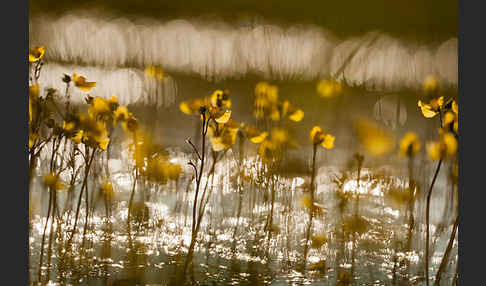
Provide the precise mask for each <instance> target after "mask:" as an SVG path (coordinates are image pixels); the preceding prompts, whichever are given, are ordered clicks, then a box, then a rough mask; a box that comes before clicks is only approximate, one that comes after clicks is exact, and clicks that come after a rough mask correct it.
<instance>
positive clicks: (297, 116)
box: [289, 109, 304, 122]
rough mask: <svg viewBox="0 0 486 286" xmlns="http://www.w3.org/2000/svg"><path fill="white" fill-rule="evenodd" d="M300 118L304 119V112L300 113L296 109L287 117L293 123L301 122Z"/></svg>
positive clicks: (300, 111) (300, 110) (299, 110)
mask: <svg viewBox="0 0 486 286" xmlns="http://www.w3.org/2000/svg"><path fill="white" fill-rule="evenodd" d="M302 118H304V111H302V109H297V110H296V111H295V112H294V113H292V114H291V115H290V116H289V119H290V120H292V121H295V122H299V121H301V120H302Z"/></svg>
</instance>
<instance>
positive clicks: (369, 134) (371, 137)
mask: <svg viewBox="0 0 486 286" xmlns="http://www.w3.org/2000/svg"><path fill="white" fill-rule="evenodd" d="M354 129H355V131H356V133H357V134H358V138H359V140H360V142H361V144H362V145H363V146H364V147H365V149H366V151H368V152H369V153H371V154H372V155H375V156H382V155H386V154H388V153H390V152H391V151H392V150H393V147H394V145H395V140H394V138H393V137H392V135H391V134H390V133H389V132H388V131H386V130H385V129H383V128H381V127H379V126H378V125H377V124H376V123H374V122H372V121H369V120H367V119H362V120H358V121H356V122H355V124H354Z"/></svg>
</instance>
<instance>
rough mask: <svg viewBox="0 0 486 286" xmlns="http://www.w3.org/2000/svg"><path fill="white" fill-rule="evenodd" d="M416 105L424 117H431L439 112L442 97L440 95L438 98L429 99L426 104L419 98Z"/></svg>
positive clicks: (441, 105) (442, 101)
mask: <svg viewBox="0 0 486 286" xmlns="http://www.w3.org/2000/svg"><path fill="white" fill-rule="evenodd" d="M417 105H418V107H420V109H421V110H422V114H423V115H424V117H426V118H432V117H434V116H436V115H437V114H439V112H440V109H441V108H442V107H443V105H444V97H443V96H441V97H439V98H434V99H432V100H430V102H429V103H428V104H427V103H423V102H422V101H421V100H419V101H418V104H417Z"/></svg>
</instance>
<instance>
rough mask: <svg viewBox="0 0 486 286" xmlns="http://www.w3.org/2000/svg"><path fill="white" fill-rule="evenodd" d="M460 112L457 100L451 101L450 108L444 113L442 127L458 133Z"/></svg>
mask: <svg viewBox="0 0 486 286" xmlns="http://www.w3.org/2000/svg"><path fill="white" fill-rule="evenodd" d="M458 112H459V107H458V105H457V103H456V101H455V100H453V101H452V102H451V105H450V109H449V110H448V111H447V112H446V113H445V114H444V118H443V120H442V129H444V130H447V131H449V132H453V133H454V134H456V135H458V134H459V133H458V131H459V130H458V129H459V123H458V121H459V120H458V119H459V117H458V115H459V114H458Z"/></svg>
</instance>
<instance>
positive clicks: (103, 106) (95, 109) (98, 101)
mask: <svg viewBox="0 0 486 286" xmlns="http://www.w3.org/2000/svg"><path fill="white" fill-rule="evenodd" d="M88 112H89V113H90V114H92V115H93V116H95V117H96V116H98V115H108V114H110V112H111V111H110V105H109V103H108V101H106V100H105V99H103V98H101V97H95V98H94V99H93V100H92V101H91V104H90V106H89V108H88Z"/></svg>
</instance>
